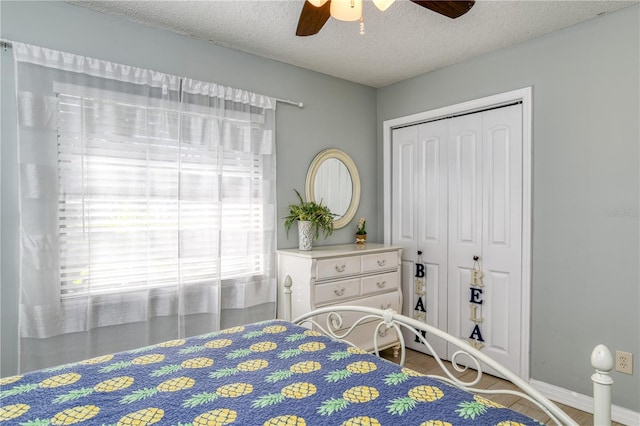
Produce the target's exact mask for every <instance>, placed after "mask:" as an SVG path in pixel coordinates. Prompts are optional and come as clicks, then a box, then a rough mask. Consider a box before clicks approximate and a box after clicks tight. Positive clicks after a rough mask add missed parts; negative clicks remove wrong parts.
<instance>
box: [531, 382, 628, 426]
mask: <svg viewBox="0 0 640 426" xmlns="http://www.w3.org/2000/svg"><path fill="white" fill-rule="evenodd" d="M529 384H530V385H531V386H533V387H534V388H535V389H536V390H538V391H539V392H540V393H542V394H543V395H544V396H546V397H547V398H549V399H550V400H552V401H556V402H559V403H561V404H565V405H568V406H570V407H573V408H577V409H578V410H581V411H585V412H587V413H592V414H593V397H590V396H587V395H582V394H579V393H577V392H573V391H570V390H567V389H564V388H561V387H558V386H554V385H550V384H549V383H545V382H540V381H538V380H533V379H531V380H530V381H529ZM611 420H613V421H614V422H618V423H622V424H624V425H629V426H636V425H640V413H637V412H635V411H633V410H629V409H628V408H624V407H618V406H617V405H612V406H611Z"/></svg>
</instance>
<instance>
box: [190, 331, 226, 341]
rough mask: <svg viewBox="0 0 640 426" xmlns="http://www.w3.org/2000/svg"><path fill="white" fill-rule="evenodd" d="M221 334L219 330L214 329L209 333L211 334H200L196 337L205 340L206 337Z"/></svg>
mask: <svg viewBox="0 0 640 426" xmlns="http://www.w3.org/2000/svg"><path fill="white" fill-rule="evenodd" d="M220 334H221V333H220V332H219V331H214V332H212V333H209V334H202V335H200V336H198V337H195V339H198V340H205V339H210V338H212V337H218V336H219V335H220Z"/></svg>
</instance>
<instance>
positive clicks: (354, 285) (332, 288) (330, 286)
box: [316, 278, 360, 305]
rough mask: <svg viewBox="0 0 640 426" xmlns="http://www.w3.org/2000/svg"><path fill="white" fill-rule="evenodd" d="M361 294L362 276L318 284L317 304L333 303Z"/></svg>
mask: <svg viewBox="0 0 640 426" xmlns="http://www.w3.org/2000/svg"><path fill="white" fill-rule="evenodd" d="M359 295H360V278H355V279H352V280H342V281H334V282H330V283H324V284H318V285H316V305H323V304H333V303H335V302H338V301H340V300H344V299H350V298H354V297H358V296H359Z"/></svg>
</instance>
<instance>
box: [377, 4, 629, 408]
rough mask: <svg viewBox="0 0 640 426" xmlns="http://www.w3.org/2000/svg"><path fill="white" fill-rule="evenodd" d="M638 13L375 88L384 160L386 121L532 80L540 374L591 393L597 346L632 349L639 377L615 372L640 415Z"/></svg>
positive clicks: (535, 329)
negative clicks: (592, 363) (592, 362)
mask: <svg viewBox="0 0 640 426" xmlns="http://www.w3.org/2000/svg"><path fill="white" fill-rule="evenodd" d="M638 18H639V7H638V6H634V7H631V8H629V9H626V10H622V11H619V12H617V13H613V14H611V15H607V16H603V17H600V18H598V19H595V20H592V21H589V22H586V23H584V24H581V25H577V26H574V27H571V28H569V29H566V30H563V31H560V32H556V33H553V34H550V35H547V36H544V37H540V38H537V39H535V40H533V41H530V42H526V43H523V44H520V45H518V46H515V47H512V48H508V49H503V50H501V51H498V52H494V53H492V54H488V55H484V56H481V57H478V58H476V59H473V60H470V61H466V62H464V63H460V64H457V65H454V66H450V67H447V68H444V69H441V70H438V71H435V72H431V73H428V74H424V75H421V76H418V77H415V78H412V79H410V80H406V81H403V82H400V83H397V84H394V85H391V86H388V87H385V88H383V89H380V90H379V91H378V165H379V167H382V148H381V146H382V123H383V121H384V120H388V119H392V118H397V117H402V116H405V115H409V114H413V113H417V112H421V111H428V110H431V109H434V108H438V107H442V106H447V105H452V104H455V103H459V102H462V101H466V100H471V99H475V98H479V97H483V96H487V95H492V94H496V93H501V92H505V91H508V90H513V89H518V88H522V87H526V86H533V98H534V99H533V163H534V164H533V282H532V341H531V376H532V378H533V379H537V380H540V381H543V382H547V383H550V384H553V385H556V386H560V387H563V388H566V389H571V390H574V391H577V392H579V393H582V394H585V395H590V394H591V384H590V381H589V380H588V378H589V376H590V374H591V373H590V372H591V367H590V364H589V354H590V353H591V350H592V348H593V347H594V346H595V345H596V344H597V343H604V344H606V345H607V346H608V347H609V348H610V349H611V350H616V349H619V350H624V351H630V352H633V353H634V367H633V368H634V374H633V375H632V376H629V375H624V374H620V373H613V378H614V380H615V384H614V387H613V389H614V391H613V392H614V403H615V404H617V405H620V406H622V407H626V408H629V409H632V410H634V411H640V389H639V388H640V379H638V375H639V374H640V369H639V363H638V360H639V359H640V341H639V339H640V317H639V314H638V312H639V309H638V305H639V302H640V295H639V287H640V286H639V282H640V274H639V269H638V268H639V258H640V253H639V236H640V227H639V216H640V215H639V210H638V207H639V205H640V203H639V194H640V190H639V183H640V175H639V170H640V163H639V149H638V148H639V141H640V129H639V117H640V110H639V107H638V104H639V99H640V89H639V79H640V67H639V65H640V45H639V44H640V43H639V34H640V25H639V19H638ZM378 186H379V187H380V188H381V187H382V180H381V177H380V176H379V178H378ZM378 206H379V208H382V199H380V198H379V199H378ZM611 214H614V215H617V216H616V217H612V216H611ZM379 231H381V228H379Z"/></svg>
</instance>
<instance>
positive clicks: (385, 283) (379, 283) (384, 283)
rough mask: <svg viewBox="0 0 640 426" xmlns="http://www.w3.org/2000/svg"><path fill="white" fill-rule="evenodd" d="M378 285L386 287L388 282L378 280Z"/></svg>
mask: <svg viewBox="0 0 640 426" xmlns="http://www.w3.org/2000/svg"><path fill="white" fill-rule="evenodd" d="M376 285H377V286H378V288H384V286H385V285H387V282H386V281H382V282H380V281H378V282H377V283H376Z"/></svg>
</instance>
